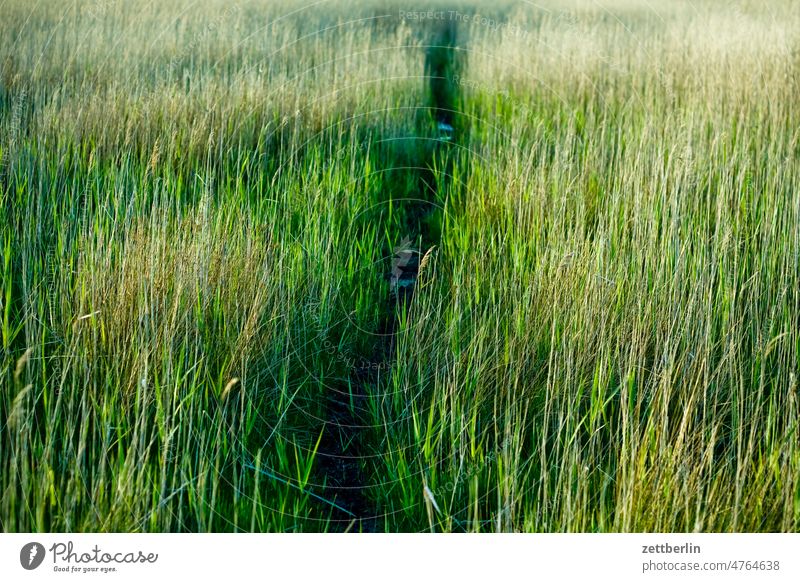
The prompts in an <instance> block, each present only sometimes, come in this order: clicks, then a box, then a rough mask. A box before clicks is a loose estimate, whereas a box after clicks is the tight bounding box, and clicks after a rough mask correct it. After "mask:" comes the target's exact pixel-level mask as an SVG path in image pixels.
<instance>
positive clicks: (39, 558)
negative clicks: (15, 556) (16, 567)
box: [19, 542, 45, 570]
mask: <svg viewBox="0 0 800 582" xmlns="http://www.w3.org/2000/svg"><path fill="white" fill-rule="evenodd" d="M44 554H45V552H44V546H43V545H42V544H40V543H39V542H30V543H28V544H25V545H24V546H22V549H21V550H20V551H19V563H20V564H22V567H23V568H25V569H26V570H35V569H36V568H38V567H39V566H41V565H42V562H43V561H44Z"/></svg>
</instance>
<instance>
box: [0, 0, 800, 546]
mask: <svg viewBox="0 0 800 582" xmlns="http://www.w3.org/2000/svg"><path fill="white" fill-rule="evenodd" d="M540 4H542V6H541V7H540V8H533V7H531V6H529V5H520V6H508V7H507V6H505V5H504V6H500V7H498V6H493V7H491V8H489V7H486V6H483V5H477V7H476V6H472V5H469V4H466V3H464V4H457V5H455V6H454V7H449V6H446V5H442V9H443V10H448V9H451V8H452V9H454V10H457V11H458V12H459V14H463V15H466V14H474V13H475V12H476V11H477V12H478V13H479V14H486V15H491V18H492V19H495V21H496V22H502V23H505V24H507V26H504V27H500V26H493V25H490V24H488V23H487V22H483V23H482V22H481V21H480V20H478V21H474V20H473V21H466V20H462V21H461V22H459V23H458V27H459V35H458V44H459V47H458V49H459V54H460V57H459V58H460V59H461V61H462V62H461V64H462V66H460V67H459V68H458V69H457V74H458V78H457V79H450V80H448V81H449V82H450V83H451V86H452V87H455V88H456V89H457V90H458V92H459V95H458V96H457V99H455V100H454V102H457V103H458V106H459V108H460V110H459V111H458V112H457V114H455V119H454V125H455V126H456V127H457V129H458V134H457V136H456V140H455V142H454V143H453V144H452V146H451V147H450V148H449V152H447V153H444V154H442V155H441V156H440V155H438V154H434V153H433V151H434V149H435V146H434V145H432V144H433V143H435V140H432V139H431V138H432V136H435V134H434V133H433V132H432V125H433V124H432V123H431V122H432V119H431V113H430V111H428V110H427V109H426V105H427V104H428V103H429V100H428V90H429V82H428V80H426V79H425V50H426V48H425V47H426V45H427V44H430V39H431V38H433V37H432V35H431V27H432V26H435V24H436V23H434V22H425V21H422V22H419V21H413V20H409V19H403V18H400V17H399V14H400V13H399V10H400V8H398V6H396V5H394V4H390V3H383V2H376V3H366V2H365V3H363V4H360V5H358V6H357V7H353V6H352V5H350V4H349V3H337V2H331V3H326V4H323V5H320V6H311V7H309V6H303V5H302V4H298V3H295V2H286V3H284V4H276V5H273V6H270V7H269V8H264V7H263V6H262V4H261V3H256V2H252V1H251V0H246V1H242V2H235V3H233V4H229V3H221V2H215V1H213V0H206V1H204V2H201V3H198V4H196V5H195V4H193V3H190V2H184V1H179V0H170V1H169V2H163V3H155V4H145V3H141V4H139V3H128V2H115V1H114V0H109V1H94V2H93V1H90V0H85V1H82V2H79V3H77V4H71V5H70V6H68V7H64V6H62V5H61V4H59V3H55V2H43V3H40V4H39V5H37V7H36V8H35V9H31V8H30V7H29V6H28V5H27V4H25V3H23V2H17V1H13V2H10V3H6V5H4V6H3V7H2V8H0V10H2V12H3V17H2V24H0V27H1V28H2V30H3V34H2V35H0V131H2V136H1V137H0V148H2V152H1V154H0V155H1V156H2V157H0V179H1V180H2V182H0V195H1V196H2V204H0V231H1V232H2V241H1V242H2V247H1V248H2V255H3V257H2V261H0V265H2V271H0V272H1V273H2V278H1V279H0V281H1V282H0V301H2V304H1V308H0V317H1V318H2V319H1V320H0V323H1V325H2V354H1V355H0V491H2V501H0V523H1V524H2V527H3V530H4V531H325V530H328V529H330V528H332V527H333V526H334V524H335V523H338V522H340V521H342V520H344V521H345V522H346V521H347V520H349V519H350V518H351V517H352V516H351V515H350V513H349V512H348V511H347V508H345V507H343V506H342V505H341V503H340V501H339V499H338V496H337V492H336V490H335V489H332V488H331V487H329V483H328V477H327V476H326V474H325V471H324V470H321V469H320V467H323V466H324V463H322V462H321V461H320V455H324V454H325V451H324V450H322V449H321V448H320V443H321V442H324V439H323V436H324V434H325V430H326V420H327V419H326V415H327V414H328V412H327V410H326V405H325V402H326V399H327V398H328V397H329V396H330V394H332V393H333V394H341V395H344V396H342V397H343V398H347V397H348V396H347V395H348V394H349V395H351V396H350V398H351V399H352V394H353V391H354V389H353V383H354V382H356V381H358V382H362V383H363V384H364V389H365V390H366V392H367V394H368V396H369V397H368V398H367V399H366V400H367V402H368V404H367V406H366V410H364V411H361V412H360V413H359V414H362V415H364V416H365V417H366V419H367V420H368V425H369V426H368V427H367V429H366V435H367V436H366V438H365V439H364V441H363V442H362V443H361V444H360V446H361V447H362V448H361V450H357V451H352V453H351V454H352V455H353V456H355V457H357V458H358V461H359V463H360V464H361V465H362V467H363V471H362V473H363V474H364V475H367V476H368V479H369V480H368V482H365V483H358V486H362V487H364V488H365V491H366V497H367V498H368V499H369V500H370V502H371V503H372V507H371V508H370V510H371V511H372V512H374V514H375V515H377V516H379V517H380V521H379V523H380V527H381V528H382V529H385V530H386V531H422V530H425V531H431V530H433V531H516V530H519V531H652V530H656V531H795V530H797V527H798V521H800V446H799V445H800V440H798V439H799V438H800V437H799V435H798V422H799V421H800V404H799V403H798V394H797V391H798V387H797V375H798V371H799V370H798V369H799V368H800V366H799V365H798V363H799V361H800V333H799V332H798V324H799V323H800V272H798V264H800V257H798V254H799V252H798V251H799V250H800V201H799V199H798V197H797V195H796V193H797V191H798V189H800V188H799V187H800V164H799V162H798V159H800V145H798V144H799V143H800V129H798V128H799V127H800V123H798V121H800V111H798V106H797V101H796V98H795V95H796V94H797V91H798V88H799V87H798V73H800V32H799V31H800V26H798V25H800V14H798V12H797V10H796V8H795V7H794V6H793V4H792V3H791V2H789V1H788V0H787V1H777V2H773V3H770V5H769V6H768V7H766V8H764V7H757V6H755V5H751V4H749V3H747V2H736V3H733V4H731V3H724V2H710V3H704V4H703V5H702V6H695V5H694V4H692V3H685V4H684V3H674V4H671V5H670V7H668V8H665V7H659V8H655V9H653V8H648V7H647V5H646V4H642V3H639V2H634V1H624V2H623V1H615V2H610V3H605V4H603V5H602V6H598V5H597V3H582V2H577V1H576V2H574V3H570V4H569V6H565V5H564V3H558V4H556V3H546V2H545V3H540ZM428 8H429V7H428V6H425V7H419V10H423V9H425V10H427V9H428ZM402 9H403V10H409V9H410V8H409V7H405V6H404V7H402ZM448 17H452V16H448ZM487 18H489V16H487ZM454 71H456V69H454ZM452 74H455V72H454V73H452ZM429 162H430V164H431V165H432V168H428V167H427V166H428V165H429ZM420 176H423V177H424V178H425V179H428V178H430V179H432V180H433V181H434V182H435V184H431V185H430V186H431V188H429V189H428V190H427V192H431V191H435V192H436V199H435V200H431V201H429V202H428V203H427V204H428V205H429V206H431V207H436V208H439V209H440V210H438V211H437V212H434V213H431V214H429V215H427V216H425V217H420V216H416V215H414V212H415V211H414V210H410V209H409V208H410V207H409V206H408V205H407V204H404V203H403V202H402V199H404V198H420V197H424V195H423V194H422V193H421V192H420V191H419V184H418V182H419V180H420ZM426 195H427V194H426ZM420 221H427V227H426V236H427V237H429V238H430V239H431V240H426V241H424V242H425V245H426V247H431V246H434V245H435V248H431V249H430V250H429V252H428V253H427V255H426V257H425V259H423V260H422V261H421V262H422V264H423V266H422V267H421V268H420V272H419V274H418V278H417V281H416V284H415V289H416V290H415V293H414V299H413V302H412V303H411V306H410V308H409V309H408V311H406V312H404V311H402V310H401V311H400V312H399V315H398V317H399V328H398V331H397V336H396V337H395V338H394V339H393V340H392V349H391V350H386V349H381V345H382V344H381V342H384V339H382V336H381V322H382V321H383V320H385V319H386V317H387V314H386V313H385V311H386V305H387V304H389V303H390V301H391V293H392V290H391V286H390V282H389V280H388V277H387V276H386V274H387V273H388V272H389V271H390V266H389V261H390V260H391V256H392V253H393V249H396V248H397V246H398V244H399V243H400V242H401V241H402V240H403V239H404V238H406V237H409V238H411V239H413V240H415V241H416V239H417V237H418V236H419V234H420V233H419V232H417V231H416V230H415V228H416V225H417V224H418V223H419V222H420ZM425 250H428V249H427V248H426V249H425ZM365 363H366V364H367V366H368V367H371V368H373V369H376V370H378V373H370V374H367V375H364V374H361V373H359V372H358V370H357V368H359V367H363V365H364V364H365Z"/></svg>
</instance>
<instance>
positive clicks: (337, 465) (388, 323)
mask: <svg viewBox="0 0 800 582" xmlns="http://www.w3.org/2000/svg"><path fill="white" fill-rule="evenodd" d="M456 53H457V51H456V23H455V22H454V21H444V22H442V23H439V24H438V26H437V27H436V29H435V30H434V31H433V34H432V35H431V38H430V41H429V42H428V47H427V49H426V59H425V69H426V78H427V83H428V95H427V101H428V102H427V103H426V107H427V108H428V110H429V111H430V118H431V122H432V123H433V124H434V127H433V128H432V129H433V132H432V133H433V135H435V136H436V138H435V145H434V147H432V148H428V147H425V151H426V152H428V153H427V154H426V158H427V159H423V160H421V163H419V164H417V165H416V166H415V167H410V168H406V169H403V170H401V171H402V172H404V173H405V175H404V176H402V179H410V180H413V182H414V183H415V184H417V187H416V188H417V192H416V194H415V200H402V201H399V202H398V206H397V207H396V208H395V211H396V212H400V213H401V214H402V215H403V219H402V220H401V222H402V223H403V224H405V225H406V226H405V227H404V228H406V229H407V231H404V232H403V233H399V234H402V236H401V237H400V238H401V239H402V242H401V244H400V245H399V246H398V247H396V248H394V249H392V250H391V255H392V256H391V257H390V258H389V259H388V260H387V261H385V262H382V263H381V264H382V265H384V266H385V265H389V268H390V270H389V272H388V273H377V272H376V273H375V276H376V277H382V278H384V279H386V280H388V282H389V287H390V294H389V299H388V301H387V302H386V303H385V305H384V306H383V308H382V310H381V311H382V313H383V316H382V318H381V321H380V322H379V324H378V326H377V329H376V330H375V333H374V334H373V335H372V336H371V337H372V338H373V341H372V345H371V351H372V353H371V354H370V356H369V359H368V361H369V362H370V363H371V365H370V366H369V367H368V368H367V369H366V370H363V369H356V370H352V371H351V374H350V378H349V381H348V382H347V383H346V384H345V385H343V386H340V387H339V388H338V389H330V390H328V395H327V401H326V404H325V409H326V418H325V427H324V431H323V435H322V438H321V441H320V445H319V448H318V461H317V475H318V477H317V483H323V482H324V484H325V487H324V496H325V498H327V499H330V500H331V501H332V502H333V503H335V505H336V506H337V508H338V509H334V510H333V512H332V515H331V530H332V531H355V532H375V531H382V530H383V528H384V525H383V520H382V517H381V514H382V512H383V511H382V507H381V503H380V501H379V500H375V499H373V498H371V497H370V494H369V491H370V490H369V486H370V482H371V481H370V475H368V474H366V470H365V463H364V459H365V458H369V457H370V456H371V455H373V454H374V453H375V447H373V446H371V443H370V431H371V428H372V427H371V426H370V416H369V414H368V413H367V411H368V409H369V407H368V404H369V402H368V400H369V398H371V397H372V392H373V391H374V388H373V387H374V386H376V384H377V383H378V382H381V381H385V378H386V377H387V376H388V374H386V373H385V371H386V370H389V369H390V368H391V366H392V365H393V362H394V359H395V336H396V333H397V330H398V325H399V320H400V316H401V314H402V313H403V311H404V310H407V309H408V307H409V305H410V303H411V301H412V300H413V296H414V288H415V284H416V279H417V274H418V271H419V265H420V260H421V258H422V257H424V256H425V253H426V252H427V251H428V250H429V249H430V248H431V247H432V246H434V245H436V244H437V242H438V241H437V240H436V238H435V237H436V235H435V234H434V233H431V232H430V231H429V228H428V227H427V226H426V224H427V220H426V218H427V215H429V214H430V213H431V212H432V209H433V208H436V207H435V206H434V205H433V202H434V201H435V200H436V199H437V191H436V188H437V186H436V185H437V183H438V184H442V178H443V177H446V176H447V175H449V162H448V161H447V160H449V158H450V156H448V155H446V154H447V152H448V151H449V150H450V148H451V147H452V144H453V143H454V142H455V140H456V137H457V133H458V132H457V119H456V115H457V108H458V105H459V97H458V86H457V84H456V83H455V70H456V67H457V66H458V63H457V58H456ZM429 133H430V132H429ZM422 137H423V138H424V139H428V138H427V137H424V136H422ZM428 143H430V142H428ZM437 160H438V161H439V162H441V161H442V160H445V164H444V167H442V165H441V164H440V165H439V167H438V169H437V170H435V171H434V162H435V161H437ZM437 178H438V180H437ZM393 179H398V180H399V179H401V176H396V175H394V176H393Z"/></svg>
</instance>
